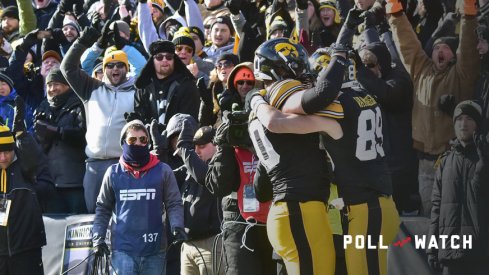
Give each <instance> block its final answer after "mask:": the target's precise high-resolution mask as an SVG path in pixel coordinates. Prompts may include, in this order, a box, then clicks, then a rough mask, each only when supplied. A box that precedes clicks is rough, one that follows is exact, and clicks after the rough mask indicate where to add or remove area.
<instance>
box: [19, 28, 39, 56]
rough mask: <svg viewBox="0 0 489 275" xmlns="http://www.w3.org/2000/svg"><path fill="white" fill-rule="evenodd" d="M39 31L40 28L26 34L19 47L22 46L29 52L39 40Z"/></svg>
mask: <svg viewBox="0 0 489 275" xmlns="http://www.w3.org/2000/svg"><path fill="white" fill-rule="evenodd" d="M38 32H39V29H35V30H33V31H31V32H29V33H28V34H27V35H26V36H24V40H23V41H22V43H21V44H20V45H19V47H21V48H22V50H23V51H24V52H28V51H29V49H30V48H31V47H32V46H34V45H35V44H36V43H37V42H38V41H39V39H37V33H38Z"/></svg>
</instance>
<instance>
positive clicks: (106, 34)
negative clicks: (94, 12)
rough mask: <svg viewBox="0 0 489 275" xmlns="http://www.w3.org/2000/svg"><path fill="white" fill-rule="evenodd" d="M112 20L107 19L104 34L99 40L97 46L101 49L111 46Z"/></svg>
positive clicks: (103, 29)
mask: <svg viewBox="0 0 489 275" xmlns="http://www.w3.org/2000/svg"><path fill="white" fill-rule="evenodd" d="M111 23H112V21H110V20H109V21H107V22H105V25H104V27H103V28H102V35H101V36H100V37H99V39H98V40H97V46H98V47H99V48H101V49H106V48H107V47H108V46H109V40H110V34H109V32H110V28H109V27H110V24H111Z"/></svg>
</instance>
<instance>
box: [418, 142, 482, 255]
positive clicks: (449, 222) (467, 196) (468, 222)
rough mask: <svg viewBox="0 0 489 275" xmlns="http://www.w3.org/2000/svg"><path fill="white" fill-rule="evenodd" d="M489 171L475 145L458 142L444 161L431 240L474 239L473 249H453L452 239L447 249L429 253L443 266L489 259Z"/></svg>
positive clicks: (434, 195) (434, 196) (439, 173)
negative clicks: (442, 263)
mask: <svg viewBox="0 0 489 275" xmlns="http://www.w3.org/2000/svg"><path fill="white" fill-rule="evenodd" d="M488 174H489V167H487V165H486V166H484V165H482V162H479V156H478V155H477V151H476V148H475V145H474V144H473V143H471V144H468V145H467V146H466V147H463V146H462V145H461V144H460V142H458V141H455V143H454V146H453V147H452V148H451V149H450V150H449V151H447V152H446V153H445V154H444V155H443V156H442V159H441V163H440V166H439V167H438V169H437V171H436V176H435V183H434V185H433V193H432V199H431V200H432V203H433V208H432V210H431V224H430V229H429V236H437V237H438V236H439V235H449V236H452V235H459V236H460V240H461V241H462V235H471V236H472V249H463V246H462V244H461V243H460V248H458V249H456V248H452V247H451V246H450V238H448V239H447V247H446V248H445V249H442V248H441V243H440V242H441V241H439V242H438V243H439V250H438V251H436V250H434V249H432V250H428V251H427V253H428V254H436V253H438V258H439V259H440V261H441V262H446V261H451V260H457V259H461V258H466V259H467V258H469V257H470V258H471V259H489V253H488V252H489V249H488V248H489V242H488V230H489V226H488V222H489V211H488V210H487V205H489V192H488V191H489V190H488V189H489V187H488V184H487V183H488V182H489V175H488Z"/></svg>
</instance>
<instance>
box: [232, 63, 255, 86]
mask: <svg viewBox="0 0 489 275" xmlns="http://www.w3.org/2000/svg"><path fill="white" fill-rule="evenodd" d="M240 80H251V81H255V76H254V74H253V72H252V71H251V70H250V69H249V68H248V67H242V68H239V69H238V71H237V72H236V74H235V75H234V87H237V82H238V81H240Z"/></svg>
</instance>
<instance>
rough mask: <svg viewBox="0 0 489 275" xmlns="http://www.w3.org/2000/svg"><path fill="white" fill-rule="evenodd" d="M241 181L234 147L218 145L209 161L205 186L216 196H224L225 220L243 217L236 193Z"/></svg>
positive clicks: (222, 203) (223, 209)
mask: <svg viewBox="0 0 489 275" xmlns="http://www.w3.org/2000/svg"><path fill="white" fill-rule="evenodd" d="M240 182H241V178H240V174H239V164H238V162H237V161H236V156H235V152H234V147H232V146H229V145H227V146H218V147H217V152H216V153H215V154H214V156H213V157H212V159H211V161H210V162H209V168H208V170H207V174H206V176H205V187H206V188H207V190H209V192H211V193H212V194H214V195H215V196H219V197H222V201H221V205H222V211H223V220H224V221H226V220H234V219H235V218H236V217H241V215H240V212H239V208H238V198H237V194H236V192H237V191H238V189H239V184H240ZM241 219H242V218H241Z"/></svg>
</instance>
